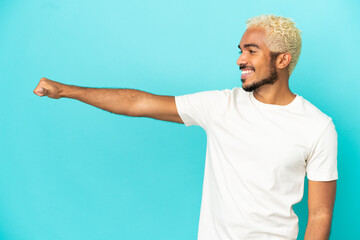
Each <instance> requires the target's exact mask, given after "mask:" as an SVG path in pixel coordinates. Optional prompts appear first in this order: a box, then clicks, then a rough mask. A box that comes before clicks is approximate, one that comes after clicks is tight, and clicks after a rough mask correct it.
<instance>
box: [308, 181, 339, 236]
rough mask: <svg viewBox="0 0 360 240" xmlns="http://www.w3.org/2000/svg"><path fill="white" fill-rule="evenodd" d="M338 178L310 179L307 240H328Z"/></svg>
mask: <svg viewBox="0 0 360 240" xmlns="http://www.w3.org/2000/svg"><path fill="white" fill-rule="evenodd" d="M335 194H336V180H335V181H329V182H318V181H311V180H309V184H308V206H309V216H308V223H307V227H306V232H305V240H328V239H329V237H330V228H331V219H332V213H333V208H334V203H335Z"/></svg>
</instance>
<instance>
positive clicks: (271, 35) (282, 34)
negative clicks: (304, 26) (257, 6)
mask: <svg viewBox="0 0 360 240" xmlns="http://www.w3.org/2000/svg"><path fill="white" fill-rule="evenodd" d="M246 27H247V28H250V27H262V28H264V29H265V31H266V42H265V43H266V45H267V47H268V48H269V49H270V51H271V52H275V53H285V52H288V53H290V54H291V61H290V64H289V74H290V75H291V73H292V72H293V70H294V68H295V66H296V63H297V61H298V60H299V56H300V52H301V31H300V30H299V29H298V28H297V27H296V26H295V23H294V22H293V21H292V19H291V18H285V17H280V16H275V15H260V16H258V17H253V18H250V19H248V20H247V21H246Z"/></svg>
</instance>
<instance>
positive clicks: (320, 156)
mask: <svg viewBox="0 0 360 240" xmlns="http://www.w3.org/2000/svg"><path fill="white" fill-rule="evenodd" d="M337 139H338V135H337V133H336V130H335V125H334V123H333V121H332V120H331V121H330V122H329V124H328V126H327V127H326V129H325V130H324V132H323V133H322V135H321V136H320V138H319V140H318V141H317V143H316V145H315V148H314V149H313V151H312V153H311V155H310V157H309V159H308V160H307V163H306V172H307V178H308V179H309V180H312V181H332V180H336V179H338V171H337V146H338V142H337Z"/></svg>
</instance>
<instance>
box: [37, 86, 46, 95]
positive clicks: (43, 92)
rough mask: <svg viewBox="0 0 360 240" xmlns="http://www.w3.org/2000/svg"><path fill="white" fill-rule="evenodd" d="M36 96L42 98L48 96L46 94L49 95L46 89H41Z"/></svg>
mask: <svg viewBox="0 0 360 240" xmlns="http://www.w3.org/2000/svg"><path fill="white" fill-rule="evenodd" d="M36 94H37V95H39V96H40V97H42V96H46V94H47V89H46V88H43V87H40V88H39V89H38V90H37V91H36Z"/></svg>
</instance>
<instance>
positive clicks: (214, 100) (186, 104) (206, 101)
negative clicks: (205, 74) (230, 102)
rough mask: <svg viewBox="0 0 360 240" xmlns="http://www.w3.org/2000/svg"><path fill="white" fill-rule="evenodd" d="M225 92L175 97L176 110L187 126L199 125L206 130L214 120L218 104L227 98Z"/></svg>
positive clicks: (207, 92)
mask: <svg viewBox="0 0 360 240" xmlns="http://www.w3.org/2000/svg"><path fill="white" fill-rule="evenodd" d="M224 91H225V90H223V91H219V90H214V91H204V92H198V93H193V94H187V95H182V96H175V102H176V108H177V111H178V114H179V116H180V117H181V119H182V120H183V122H184V124H185V126H187V127H188V126H191V125H197V126H200V127H202V128H204V129H205V130H206V128H207V126H208V125H209V123H210V122H211V121H212V120H213V113H214V112H215V111H216V107H217V106H218V103H219V102H221V101H223V100H224V98H226V95H225V94H224Z"/></svg>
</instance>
